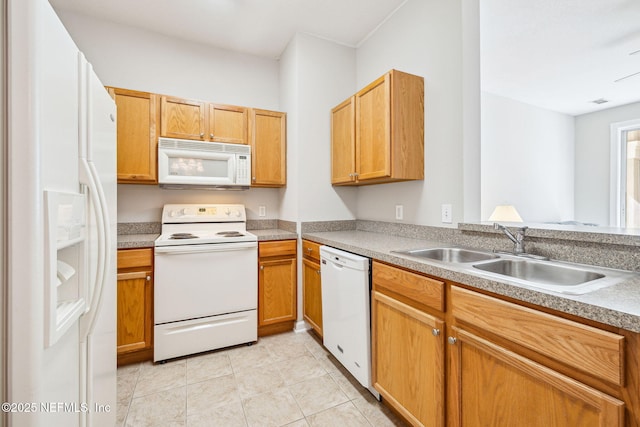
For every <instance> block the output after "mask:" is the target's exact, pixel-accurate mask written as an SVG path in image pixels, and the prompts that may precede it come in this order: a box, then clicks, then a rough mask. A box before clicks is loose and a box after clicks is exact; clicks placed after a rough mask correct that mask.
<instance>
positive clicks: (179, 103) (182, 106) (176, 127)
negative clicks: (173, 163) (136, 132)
mask: <svg viewBox="0 0 640 427" xmlns="http://www.w3.org/2000/svg"><path fill="white" fill-rule="evenodd" d="M160 111H161V118H160V123H161V127H160V128H161V131H160V135H161V136H164V137H167V138H180V139H193V140H197V141H209V142H224V143H230V144H248V141H247V128H248V110H247V108H245V107H237V106H234V105H222V104H212V103H207V102H202V101H198V100H193V99H182V98H175V97H171V96H162V97H161V100H160Z"/></svg>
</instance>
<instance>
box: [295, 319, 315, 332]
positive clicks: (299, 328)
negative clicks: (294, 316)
mask: <svg viewBox="0 0 640 427" xmlns="http://www.w3.org/2000/svg"><path fill="white" fill-rule="evenodd" d="M309 329H311V326H309V324H308V323H307V322H305V321H304V320H299V321H297V322H296V324H295V327H294V328H293V332H295V333H300V332H306V331H308V330H309Z"/></svg>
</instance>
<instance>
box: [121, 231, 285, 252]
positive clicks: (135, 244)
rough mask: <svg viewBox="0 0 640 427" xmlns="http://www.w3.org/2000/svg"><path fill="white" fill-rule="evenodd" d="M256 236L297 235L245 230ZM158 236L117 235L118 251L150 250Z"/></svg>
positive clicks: (271, 237) (268, 238)
mask: <svg viewBox="0 0 640 427" xmlns="http://www.w3.org/2000/svg"><path fill="white" fill-rule="evenodd" d="M247 231H249V233H252V234H255V235H256V236H258V241H259V242H261V241H267V240H289V239H297V238H298V234H297V233H293V232H291V231H286V230H280V229H267V230H247ZM159 235H160V234H153V233H152V234H119V235H118V249H140V248H152V247H153V243H154V241H155V240H156V239H157V238H158V236H159Z"/></svg>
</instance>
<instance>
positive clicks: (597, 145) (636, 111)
mask: <svg viewBox="0 0 640 427" xmlns="http://www.w3.org/2000/svg"><path fill="white" fill-rule="evenodd" d="M639 118H640V102H639V103H634V104H628V105H624V106H621V107H615V108H610V109H607V110H603V111H599V112H596V113H590V114H583V115H581V116H577V117H576V154H575V165H576V166H575V212H576V219H577V220H578V221H583V222H593V223H596V224H600V225H609V220H610V218H609V203H610V201H609V197H610V188H609V180H610V176H609V174H610V165H609V162H610V147H611V137H610V132H611V124H612V123H617V122H624V121H628V120H634V119H639Z"/></svg>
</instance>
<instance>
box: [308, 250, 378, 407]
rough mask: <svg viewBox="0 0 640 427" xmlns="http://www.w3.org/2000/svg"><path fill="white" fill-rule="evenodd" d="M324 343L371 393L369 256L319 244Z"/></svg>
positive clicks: (376, 393)
mask: <svg viewBox="0 0 640 427" xmlns="http://www.w3.org/2000/svg"><path fill="white" fill-rule="evenodd" d="M320 259H321V266H320V269H321V274H322V323H323V325H322V332H323V343H324V346H325V347H326V348H327V349H328V350H329V351H330V352H331V353H332V354H333V355H334V356H335V357H336V359H338V361H340V363H342V365H343V366H344V367H345V368H347V370H348V371H349V372H351V374H352V375H353V376H354V377H355V378H356V379H357V380H358V381H359V382H360V384H362V385H363V386H364V387H366V388H368V389H369V391H371V393H372V394H373V395H374V396H376V398H378V399H379V398H380V395H379V393H378V392H377V391H376V390H375V389H374V388H373V386H372V384H371V316H370V311H371V310H370V302H369V301H370V299H371V289H370V283H371V280H370V274H369V271H370V260H369V258H365V257H361V256H359V255H355V254H352V253H349V252H345V251H341V250H339V249H335V248H332V247H329V246H321V247H320Z"/></svg>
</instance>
